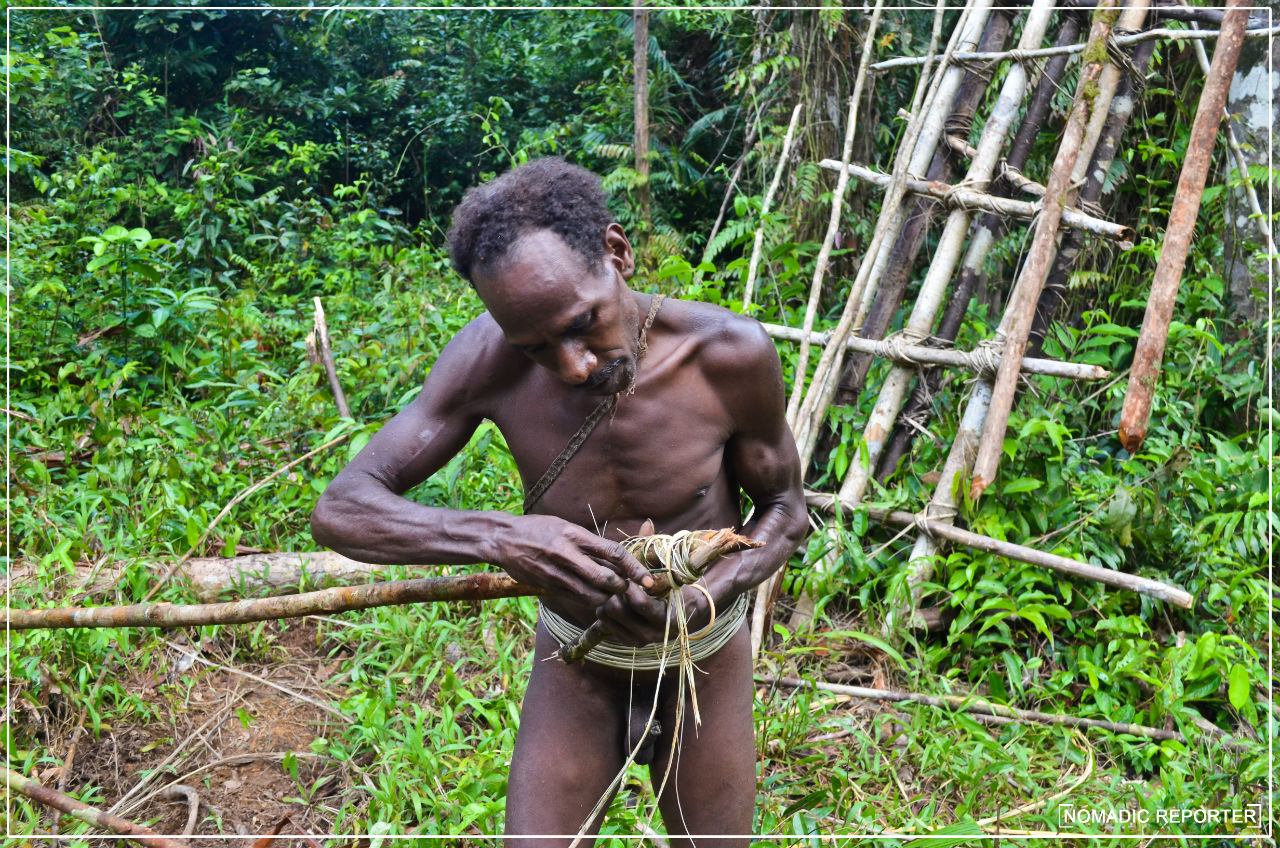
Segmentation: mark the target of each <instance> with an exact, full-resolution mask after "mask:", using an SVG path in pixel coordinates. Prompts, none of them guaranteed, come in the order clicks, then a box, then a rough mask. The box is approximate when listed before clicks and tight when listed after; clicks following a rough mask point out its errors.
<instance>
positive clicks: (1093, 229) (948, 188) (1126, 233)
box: [818, 159, 1135, 247]
mask: <svg viewBox="0 0 1280 848" xmlns="http://www.w3.org/2000/svg"><path fill="white" fill-rule="evenodd" d="M818 167H820V168H822V169H824V170H827V171H838V170H840V168H841V165H840V163H839V162H837V161H836V160H834V159H823V160H822V161H820V162H819V163H818ZM848 170H849V173H850V174H852V175H853V176H855V177H857V178H858V179H860V180H866V181H867V182H869V183H871V184H872V185H878V186H884V185H888V184H889V181H890V179H891V178H890V176H889V175H888V174H883V173H881V172H879V171H873V170H872V169H870V168H868V167H866V166H864V165H856V164H850V165H849V166H848ZM905 185H906V187H907V190H908V191H910V192H913V193H915V194H923V195H927V196H929V197H933V198H936V199H938V200H940V201H942V203H943V205H945V206H949V207H950V208H952V209H980V210H982V211H984V212H995V213H997V214H999V215H1007V216H1009V217H1012V218H1026V219H1028V220H1029V219H1032V218H1035V217H1036V216H1037V215H1039V214H1040V213H1041V211H1042V210H1043V209H1044V205H1045V202H1044V200H1037V201H1030V200H1014V199H1013V198H1011V197H997V196H996V195H993V194H987V193H986V192H984V191H979V190H977V189H973V188H965V187H963V186H958V185H948V184H947V183H943V182H932V181H929V180H917V179H908V180H906V183H905ZM1061 219H1062V224H1063V225H1065V226H1068V227H1071V228H1073V229H1078V230H1084V231H1085V232H1089V233H1093V234H1094V235H1099V236H1104V237H1106V238H1109V239H1111V240H1112V241H1115V242H1118V243H1119V244H1120V245H1121V246H1122V247H1126V246H1127V247H1132V246H1133V239H1134V237H1135V236H1134V232H1133V228H1132V227H1126V226H1125V225H1123V224H1116V223H1113V222H1111V221H1107V220H1104V219H1102V218H1095V217H1094V216H1092V215H1090V214H1088V213H1086V212H1081V211H1080V210H1078V209H1063V210H1062V214H1061Z"/></svg>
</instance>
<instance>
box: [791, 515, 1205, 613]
mask: <svg viewBox="0 0 1280 848" xmlns="http://www.w3.org/2000/svg"><path fill="white" fill-rule="evenodd" d="M805 502H806V503H807V504H808V505H809V506H811V507H813V508H815V509H821V510H824V511H827V512H830V511H833V510H834V509H835V505H836V503H837V502H838V499H837V497H836V496H835V495H828V494H823V493H819V492H806V493H805ZM841 506H842V507H843V508H844V509H857V508H858V505H857V504H855V503H847V502H844V503H841ZM867 515H869V516H871V517H872V518H874V519H875V520H877V521H884V522H886V523H889V524H896V525H898V526H899V527H913V526H914V527H919V528H920V529H921V530H922V531H923V532H925V533H929V534H932V535H934V536H939V537H941V538H943V539H947V540H949V541H952V542H957V543H959V544H961V545H965V546H966V547H970V548H974V549H976V550H980V551H986V552H987V553H992V554H995V555H997V556H1002V557H1004V558H1005V559H1012V560H1017V561H1018V562H1025V563H1027V564H1028V565H1035V566H1039V567H1040V568H1049V569H1053V570H1054V571H1059V572H1061V573H1063V574H1070V575H1072V576H1073V577H1083V578H1085V579H1086V580H1093V581H1095V582H1098V583H1102V584H1104V585H1107V586H1112V587H1114V588H1117V589H1127V590H1129V591H1131V592H1138V593H1140V594H1143V595H1147V596H1149V597H1152V598H1159V599H1160V600H1162V601H1166V602H1168V603H1171V604H1173V605H1174V606H1177V607H1182V608H1183V609H1191V607H1192V606H1193V604H1194V602H1195V599H1194V598H1193V597H1192V596H1191V594H1190V593H1188V592H1186V591H1184V590H1182V589H1179V588H1178V587H1177V586H1171V585H1169V584H1168V583H1161V582H1160V581H1158V580H1151V579H1149V578H1147V577H1139V576H1137V575H1136V574H1126V573H1125V572H1123V571H1112V570H1111V569H1109V568H1102V567H1101V566H1097V565H1091V564H1090V563H1087V562H1081V561H1079V560H1075V559H1069V558H1067V557H1064V556H1058V555H1057V554H1051V553H1047V552H1045V551H1038V550H1036V549H1035V548H1028V547H1027V546H1026V545H1018V544H1014V543H1013V542H1006V541H1004V540H1002V539H993V538H991V537H990V536H983V535H982V534H981V533H974V532H973V531H971V530H962V529H961V528H959V527H956V526H954V525H952V524H947V523H946V522H943V521H935V520H933V519H929V518H924V517H922V516H919V515H916V514H915V513H911V512H905V511H903V510H896V509H894V510H890V509H878V508H875V507H869V508H867Z"/></svg>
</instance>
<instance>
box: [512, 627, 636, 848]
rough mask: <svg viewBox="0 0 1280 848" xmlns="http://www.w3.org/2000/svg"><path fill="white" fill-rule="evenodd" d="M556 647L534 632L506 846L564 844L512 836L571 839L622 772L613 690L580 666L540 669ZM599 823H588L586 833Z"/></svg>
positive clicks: (557, 662)
mask: <svg viewBox="0 0 1280 848" xmlns="http://www.w3.org/2000/svg"><path fill="white" fill-rule="evenodd" d="M557 647H559V646H558V644H557V643H556V641H555V639H553V638H552V637H551V636H550V635H549V634H548V633H547V632H546V630H545V629H544V628H543V627H542V626H541V625H539V627H538V635H537V640H536V648H535V651H534V660H533V673H532V674H531V675H530V678H529V688H528V689H527V690H526V691H525V696H524V706H523V707H522V708H521V712H520V731H519V733H517V734H516V744H515V751H514V752H513V754H512V757H511V773H510V777H509V779H508V783H507V821H506V832H507V844H508V845H526V844H527V845H537V846H539V848H543V846H552V845H561V844H568V842H569V841H570V840H568V839H564V840H532V841H530V840H521V839H517V838H515V837H518V836H520V835H524V834H568V835H569V836H573V835H574V834H577V833H578V832H579V830H581V829H582V827H583V825H584V824H585V823H586V822H587V820H588V818H589V817H590V815H591V811H592V809H594V808H595V806H596V803H597V802H598V801H599V800H600V798H601V796H602V795H603V794H604V793H605V791H606V790H607V788H608V786H609V782H610V781H611V780H613V778H614V777H615V776H616V775H617V773H618V771H619V770H620V769H621V768H622V762H623V758H624V757H623V750H622V747H623V738H622V733H623V721H622V714H621V713H620V712H619V709H618V703H617V695H616V693H615V692H614V687H612V686H610V685H608V684H607V683H606V682H605V681H601V680H598V679H595V678H593V677H591V676H590V674H589V672H587V671H585V670H584V669H583V667H582V666H570V665H566V664H565V663H563V662H561V661H560V660H550V661H547V662H544V661H543V660H544V658H545V657H547V656H549V655H550V654H551V653H552V652H554V651H555V650H556V648H557ZM599 824H600V822H599V820H598V819H597V820H596V821H594V822H592V823H591V827H590V828H589V830H588V832H590V833H594V832H595V831H596V830H597V829H598V827H599Z"/></svg>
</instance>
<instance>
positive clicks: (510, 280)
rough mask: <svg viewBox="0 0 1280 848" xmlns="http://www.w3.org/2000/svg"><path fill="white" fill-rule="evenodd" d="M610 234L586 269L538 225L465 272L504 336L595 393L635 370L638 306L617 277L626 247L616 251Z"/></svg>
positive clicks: (611, 388)
mask: <svg viewBox="0 0 1280 848" xmlns="http://www.w3.org/2000/svg"><path fill="white" fill-rule="evenodd" d="M616 235H617V236H619V237H621V230H620V229H618V230H616ZM610 241H611V240H610V239H609V238H606V250H605V256H604V259H603V260H602V261H601V263H600V266H599V267H598V268H597V269H595V270H592V269H591V267H590V266H589V265H588V263H587V261H586V260H585V259H584V258H583V257H581V256H580V255H578V254H577V253H576V252H574V251H573V249H572V248H570V247H569V246H568V245H567V244H565V242H564V240H563V239H561V238H560V237H559V236H558V235H556V234H555V233H553V232H551V231H550V230H539V231H536V232H533V233H529V234H527V235H525V236H522V237H521V238H520V240H519V241H518V242H516V244H515V246H514V247H513V248H512V249H511V251H510V252H509V253H508V254H507V255H506V256H505V257H503V258H502V259H500V260H498V261H496V262H494V263H492V265H491V266H490V267H486V268H484V269H483V270H477V271H475V272H474V273H473V275H472V276H473V278H474V282H475V287H476V291H477V292H478V293H479V295H480V299H481V300H482V301H484V305H485V306H486V307H488V309H489V314H490V315H492V316H493V319H494V320H495V321H497V323H498V326H499V327H501V328H502V332H503V335H505V336H506V339H507V343H508V344H510V345H511V346H512V347H513V348H515V349H516V350H518V351H520V352H521V353H523V354H524V355H525V356H527V357H529V358H530V359H532V360H533V361H534V362H536V363H537V364H538V365H541V366H542V367H543V368H546V369H547V370H548V371H551V372H552V373H553V374H555V375H556V377H557V378H559V379H560V380H561V381H562V382H564V383H567V384H569V385H571V386H578V387H581V388H582V389H583V390H584V391H587V392H589V393H591V394H598V395H608V394H613V393H614V392H618V391H621V390H622V389H624V388H626V387H627V385H628V384H629V383H630V382H631V378H632V377H633V376H634V375H635V372H636V347H637V342H636V312H637V311H638V309H637V307H636V304H635V300H634V298H632V297H631V291H630V289H628V288H627V286H626V280H625V275H626V274H627V273H629V271H630V247H629V246H626V249H625V254H626V255H625V256H620V255H619V254H620V253H621V252H623V251H622V249H621V248H620V247H619V244H618V240H617V239H613V240H612V241H613V243H612V245H611V244H610ZM621 245H626V239H625V237H622V238H621Z"/></svg>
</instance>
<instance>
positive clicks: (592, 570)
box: [495, 515, 653, 607]
mask: <svg viewBox="0 0 1280 848" xmlns="http://www.w3.org/2000/svg"><path fill="white" fill-rule="evenodd" d="M496 541H497V550H498V557H497V559H496V561H495V565H499V566H501V567H502V568H503V570H505V571H506V572H507V573H508V574H510V575H511V576H512V577H513V578H515V579H516V580H518V581H519V582H521V583H525V584H527V585H529V586H534V587H537V588H539V589H546V590H547V591H550V592H554V593H556V594H558V595H564V596H567V597H570V598H574V599H577V600H579V601H581V602H583V603H585V604H589V605H591V606H592V607H599V606H601V605H603V604H604V603H606V602H607V601H608V600H609V599H610V598H612V597H614V596H616V595H619V594H622V593H624V592H627V591H628V590H629V589H634V590H635V591H636V592H639V593H640V594H641V595H644V590H643V589H642V588H641V586H652V585H653V577H652V576H651V575H650V574H649V570H648V569H647V568H645V567H644V566H643V565H641V564H640V562H639V560H637V559H636V558H635V557H633V556H632V555H631V554H629V553H627V551H626V549H625V548H623V547H622V545H620V544H618V543H617V542H611V541H609V540H608V539H603V538H601V537H599V536H597V535H595V534H594V533H592V532H591V531H589V530H587V529H585V528H583V527H579V526H578V525H576V524H573V523H570V522H568V521H565V520H563V519H560V518H555V517H554V516H550V515H525V516H518V517H516V518H515V519H514V520H513V521H512V522H511V524H510V526H509V528H507V529H506V530H505V531H504V532H502V533H501V534H500V535H499V537H498V539H497V540H496ZM646 597H647V596H646Z"/></svg>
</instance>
